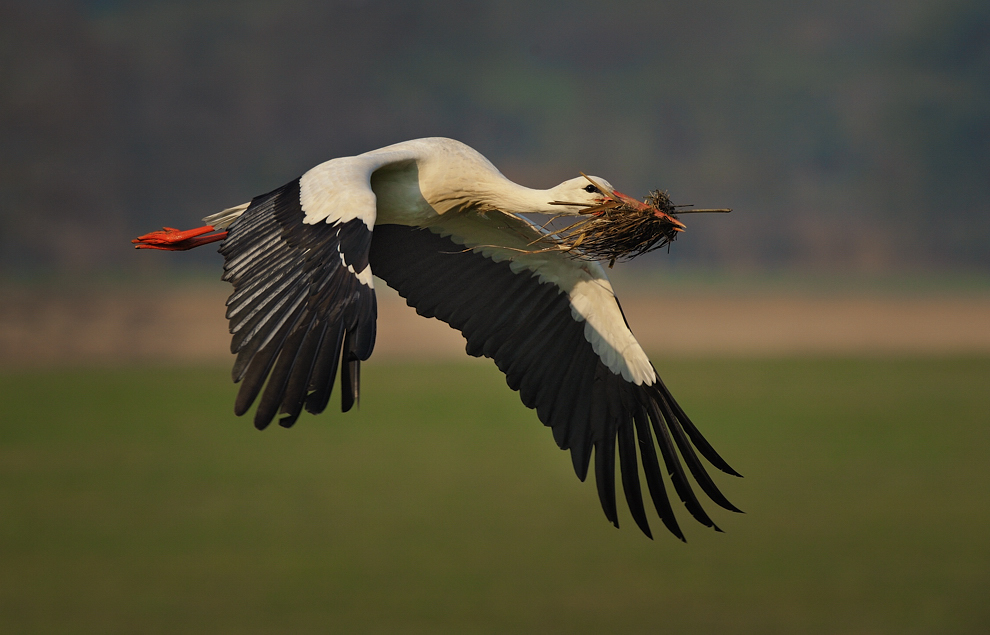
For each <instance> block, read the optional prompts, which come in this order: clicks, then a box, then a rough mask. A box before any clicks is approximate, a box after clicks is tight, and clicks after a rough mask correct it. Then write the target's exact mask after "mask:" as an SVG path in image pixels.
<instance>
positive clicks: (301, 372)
mask: <svg viewBox="0 0 990 635" xmlns="http://www.w3.org/2000/svg"><path fill="white" fill-rule="evenodd" d="M328 326H329V324H328V323H327V322H326V321H323V322H317V323H316V325H315V327H313V328H311V329H310V330H309V332H308V333H307V334H306V340H305V341H304V342H303V344H302V352H301V354H300V358H299V360H298V361H297V362H296V365H295V366H293V368H292V374H291V375H290V376H289V384H288V386H287V387H286V389H285V397H284V399H283V401H282V413H283V414H285V415H286V416H285V417H282V418H281V419H279V420H278V425H280V426H282V427H283V428H291V427H292V425H293V424H294V423H295V422H296V420H297V419H298V418H299V414H300V413H301V412H302V409H303V404H305V403H306V391H307V388H308V387H309V382H310V380H311V378H312V376H313V371H314V369H315V367H316V357H317V353H318V352H319V351H320V347H321V346H323V338H324V337H325V336H326V333H327V327H328Z"/></svg>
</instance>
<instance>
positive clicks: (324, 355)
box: [220, 179, 377, 429]
mask: <svg viewBox="0 0 990 635" xmlns="http://www.w3.org/2000/svg"><path fill="white" fill-rule="evenodd" d="M304 218H305V214H304V212H303V210H302V206H301V204H300V199H299V180H298V179H296V180H295V181H293V182H291V183H289V184H287V185H285V186H284V187H281V188H279V189H277V190H275V191H273V192H269V193H268V194H265V195H263V196H259V197H257V198H255V199H254V200H253V201H252V202H251V205H250V206H248V208H247V209H246V210H245V212H244V214H242V215H241V216H240V217H239V218H238V219H237V220H236V221H235V222H234V223H233V224H232V225H231V226H230V228H229V233H228V235H227V238H226V240H225V241H224V243H223V246H222V247H221V248H220V253H221V254H223V256H224V261H225V264H224V280H227V281H229V282H231V283H232V284H233V285H234V292H233V293H232V294H231V296H230V299H229V300H228V301H227V305H228V309H227V317H228V319H229V320H230V330H231V333H232V334H233V337H232V339H231V351H232V352H234V353H236V354H237V361H236V362H235V364H234V368H233V371H232V374H233V378H234V381H235V382H241V388H240V391H239V392H238V396H237V400H236V403H235V412H236V413H237V414H238V415H241V414H244V413H245V412H247V411H248V410H249V409H250V408H251V405H252V404H253V403H254V401H255V400H256V399H257V397H258V395H259V394H261V401H260V402H259V404H258V409H257V411H256V412H255V426H256V427H258V428H259V429H262V428H265V427H266V426H268V424H269V423H271V421H272V420H273V419H274V418H275V416H277V415H278V414H279V413H280V412H281V413H282V414H284V415H286V416H285V417H283V418H282V419H281V420H280V421H279V423H280V425H283V426H285V427H288V426H291V425H292V424H293V423H294V422H295V421H296V419H297V418H298V416H299V414H300V412H301V411H302V408H303V407H305V408H306V409H307V410H308V411H310V412H322V411H323V410H324V409H325V408H326V406H327V403H328V402H329V398H330V394H331V393H332V391H333V382H334V377H335V375H336V373H337V367H338V364H339V363H340V361H341V357H342V356H344V365H343V372H342V375H343V376H342V381H344V380H345V379H346V382H345V383H346V387H345V389H344V390H342V392H341V397H342V399H341V407H342V409H343V410H345V411H346V410H348V409H350V407H351V406H353V404H354V403H355V402H356V401H357V398H358V393H359V383H360V381H359V377H360V375H359V365H360V363H361V361H362V360H365V359H368V357H369V356H370V355H371V351H372V349H373V348H374V343H375V320H376V318H377V305H376V302H375V293H374V290H373V289H372V288H371V287H370V286H368V285H365V284H363V283H362V282H361V281H360V280H359V279H358V276H357V274H356V273H355V272H362V271H364V269H365V268H366V267H367V266H368V251H369V248H370V245H371V231H370V229H369V228H368V226H367V225H366V224H365V222H364V221H363V220H361V219H360V218H355V219H353V220H349V221H345V222H337V223H333V224H328V223H317V224H315V225H308V224H305V223H304V222H303V220H304ZM262 388H264V391H262Z"/></svg>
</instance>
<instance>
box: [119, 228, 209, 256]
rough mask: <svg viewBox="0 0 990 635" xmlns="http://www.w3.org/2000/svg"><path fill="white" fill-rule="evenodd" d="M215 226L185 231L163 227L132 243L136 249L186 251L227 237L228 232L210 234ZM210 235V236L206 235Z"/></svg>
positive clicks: (139, 237)
mask: <svg viewBox="0 0 990 635" xmlns="http://www.w3.org/2000/svg"><path fill="white" fill-rule="evenodd" d="M213 230H214V227H213V225H206V226H204V227H197V228H195V229H187V230H185V231H183V230H179V229H176V228H174V227H162V228H161V229H160V230H158V231H153V232H150V233H147V234H145V235H143V236H138V237H137V238H135V239H134V240H132V241H131V242H132V243H134V248H135V249H162V250H165V251H185V250H186V249H192V248H194V247H199V246H201V245H208V244H210V243H214V242H216V241H218V240H223V239H224V238H226V237H227V232H225V231H222V232H217V233H215V234H210V232H211V231H213ZM205 234H209V235H205Z"/></svg>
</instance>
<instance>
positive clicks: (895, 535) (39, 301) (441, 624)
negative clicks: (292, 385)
mask: <svg viewBox="0 0 990 635" xmlns="http://www.w3.org/2000/svg"><path fill="white" fill-rule="evenodd" d="M422 136H448V137H453V138H456V139H459V140H461V141H464V142H465V143H467V144H469V145H471V146H473V147H475V148H476V149H478V150H479V151H481V152H482V153H483V154H484V155H486V156H487V157H488V158H489V159H491V160H492V161H493V162H494V163H495V164H496V165H497V166H498V167H499V168H500V169H501V170H502V171H503V172H504V173H505V174H506V175H507V176H508V177H510V178H512V179H513V180H516V181H518V182H520V183H522V184H525V185H528V186H531V187H549V186H551V185H553V184H555V183H557V182H559V181H561V180H564V179H566V178H571V177H572V176H574V175H576V174H577V173H578V172H579V171H583V172H586V173H589V174H599V175H601V176H603V177H606V178H608V179H609V180H610V181H611V182H612V183H613V184H614V185H615V186H616V187H618V188H619V189H620V190H622V191H624V192H627V193H630V194H633V195H639V196H643V195H645V194H646V193H647V192H648V191H649V190H651V189H658V188H659V189H664V190H667V191H668V192H669V193H670V196H671V198H672V199H673V201H674V202H675V203H678V204H687V203H691V204H695V205H697V206H699V207H731V208H733V209H734V211H733V213H732V214H729V215H711V216H692V217H685V220H686V222H688V225H689V231H688V232H687V233H686V234H685V235H684V236H683V237H682V239H680V240H678V241H677V242H676V243H675V244H674V245H672V248H671V249H670V251H669V253H666V252H662V253H655V254H651V255H649V256H646V257H643V258H640V259H638V260H637V261H636V262H633V263H628V264H623V265H619V266H617V267H616V269H615V273H614V280H615V283H616V288H617V290H618V292H619V294H620V296H621V297H622V298H623V303H624V304H623V306H624V308H625V309H626V313H627V316H628V318H629V321H630V324H631V325H632V327H633V330H634V331H635V332H636V333H637V334H638V335H639V337H640V339H641V340H642V341H643V342H644V345H645V346H646V348H647V349H648V350H649V351H650V352H651V353H652V354H653V357H654V359H655V360H656V364H657V367H658V368H659V370H660V371H661V373H662V374H663V376H664V378H665V380H666V382H667V383H668V385H670V386H671V388H672V389H673V390H674V393H675V395H677V396H678V398H679V399H680V400H681V401H682V403H683V404H684V405H685V407H686V409H687V410H688V412H689V413H691V414H692V416H694V417H695V418H696V420H697V421H698V423H699V425H700V426H701V427H702V429H703V430H704V431H705V432H706V434H707V435H708V436H709V438H710V439H711V440H712V441H713V443H714V444H715V445H716V447H718V449H719V450H720V451H721V452H722V454H723V455H724V456H726V457H727V458H728V459H729V461H730V463H732V464H733V465H734V467H736V468H737V469H739V470H740V471H741V472H742V473H743V474H745V475H746V476H747V478H746V479H745V480H743V481H732V482H726V481H725V480H724V479H723V480H720V481H719V482H720V484H724V486H725V487H726V489H727V490H728V493H729V494H730V498H731V499H732V500H733V501H734V502H736V503H737V504H738V505H740V506H741V507H742V508H743V509H745V510H746V511H747V512H748V513H747V515H746V516H744V517H735V516H733V517H731V518H727V517H726V515H722V516H719V517H717V518H716V520H717V522H719V523H720V524H721V525H723V526H724V527H725V528H726V529H727V532H728V533H727V535H709V533H708V532H702V531H700V529H701V528H700V527H691V526H687V527H686V531H687V532H688V538H689V540H690V541H691V542H690V543H689V544H688V545H686V546H685V545H682V544H680V543H678V542H676V541H675V540H673V539H671V538H670V537H668V536H658V540H657V541H656V542H655V543H651V542H649V541H647V540H645V539H643V538H642V537H641V536H639V535H637V534H636V533H635V529H633V528H632V527H627V526H626V525H631V524H632V523H631V522H630V521H629V520H628V517H624V518H623V529H622V530H621V531H615V530H612V529H611V528H610V527H609V526H608V525H607V523H606V522H605V521H604V519H602V518H600V510H599V509H598V504H597V501H596V500H595V493H594V487H593V486H591V485H590V484H587V483H586V484H581V483H578V482H577V481H576V479H574V478H573V476H572V474H571V472H570V467H569V464H570V461H569V458H568V457H567V456H566V455H565V454H564V453H562V452H559V451H557V450H556V449H554V448H553V446H552V440H551V437H550V435H549V433H548V431H546V430H544V429H543V428H542V426H540V425H539V424H538V422H537V420H536V417H535V415H534V414H533V413H532V412H529V411H527V410H526V409H525V408H523V407H522V406H521V405H519V404H518V399H517V397H516V396H515V395H514V394H512V393H511V392H510V391H509V390H507V389H506V388H505V385H504V382H503V381H502V380H501V379H500V378H499V376H498V373H497V372H496V371H494V370H493V369H492V367H491V364H490V363H488V362H486V361H472V360H463V359H462V358H463V340H462V339H461V338H460V336H459V335H458V334H457V333H455V332H453V331H451V330H450V329H448V328H446V327H445V326H443V325H442V324H439V323H437V322H436V321H432V320H423V319H421V318H417V317H416V316H415V315H414V314H413V313H412V312H411V310H409V309H408V307H405V306H404V304H403V302H402V301H401V299H399V298H398V297H397V296H395V295H394V294H392V293H390V292H389V291H388V290H387V289H384V288H383V287H384V285H379V288H380V294H381V295H380V298H381V300H380V301H381V320H380V338H379V345H378V347H377V350H376V355H375V357H374V358H373V359H372V361H371V363H369V364H368V365H367V370H366V378H365V392H364V396H365V403H364V404H362V407H361V412H360V413H357V414H352V415H347V416H340V415H339V414H333V413H330V414H325V415H323V416H321V417H319V418H309V419H308V420H305V421H301V422H300V424H299V425H298V426H297V428H296V429H294V430H293V431H291V433H285V432H284V431H269V432H266V433H265V434H258V433H255V432H254V431H253V430H251V428H250V423H249V422H247V421H242V420H239V419H236V418H235V417H233V416H232V415H231V414H230V408H231V403H232V399H233V395H234V387H233V386H232V385H230V384H229V381H228V380H227V377H228V375H227V373H228V366H227V365H228V363H229V358H230V356H229V354H228V353H227V347H228V340H227V335H226V325H225V323H224V318H223V308H222V307H223V301H224V298H225V295H226V294H227V293H228V289H227V287H226V285H225V284H223V283H221V282H219V280H218V278H219V268H220V266H221V259H220V257H219V256H218V255H217V254H216V253H215V250H214V249H212V248H208V249H201V250H196V251H195V252H188V253H183V254H162V253H157V252H143V251H140V252H139V251H135V250H133V249H131V245H130V243H129V240H130V239H131V238H132V237H134V236H136V235H138V234H141V233H145V232H147V231H150V230H153V229H156V228H159V227H161V226H162V225H169V226H174V227H181V228H185V227H194V226H198V225H199V224H200V222H199V219H200V218H202V217H203V216H205V215H207V214H210V213H213V212H215V211H219V210H220V209H223V208H225V207H229V206H231V205H235V204H238V203H241V202H245V201H247V200H249V199H250V198H251V197H252V196H255V195H257V194H261V193H264V192H267V191H270V190H272V189H274V188H276V187H278V186H281V185H282V184H284V183H286V182H288V181H290V180H292V179H294V178H296V177H297V176H299V175H300V174H302V173H303V172H304V171H305V170H307V169H309V168H310V167H312V166H313V165H316V164H317V163H320V162H322V161H325V160H327V159H330V158H333V157H337V156H345V155H352V154H357V153H361V152H364V151H367V150H370V149H374V148H377V147H381V146H383V145H387V144H390V143H395V142H397V141H401V140H405V139H411V138H416V137H422ZM0 200H2V201H3V204H2V205H0V294H2V298H0V410H2V414H0V558H2V560H3V562H4V563H5V564H4V566H3V567H2V568H0V569H2V571H0V630H3V631H5V632H72V631H76V632H91V631H97V632H135V631H137V632H174V631H175V630H180V629H181V630H183V631H204V632H206V631H209V632H215V631H217V630H221V629H223V630H234V631H236V632H253V631H257V632H281V631H286V632H310V631H312V632H326V631H327V630H333V629H334V628H336V629H339V630H341V631H342V632H383V631H388V632H396V631H398V632H443V631H451V632H465V631H471V632H506V631H507V630H512V631H518V632H535V631H540V632H569V633H570V632H579V631H582V630H588V631H593V630H597V631H601V630H602V629H612V630H615V632H656V630H657V629H658V628H663V627H666V628H668V629H669V630H671V631H672V632H714V631H719V632H782V633H791V632H808V633H810V632H828V633H837V632H849V633H853V632H856V633H866V632H869V633H880V632H890V633H915V632H917V633H923V632H932V633H935V632H939V633H944V632H972V633H983V632H986V631H987V629H988V628H990V611H988V609H987V607H986V602H985V598H984V597H983V596H984V595H985V589H986V588H990V545H988V542H987V540H986V532H987V529H986V528H987V524H988V522H990V507H988V504H987V503H988V500H987V493H988V492H990V478H988V475H987V474H986V470H985V469H984V465H985V457H986V454H987V452H990V425H988V424H990V415H988V413H990V403H988V398H987V391H986V386H987V385H990V248H988V245H990V213H988V212H990V203H988V201H990V4H988V3H987V2H984V1H979V0H898V1H894V0H857V1H855V2H852V1H846V0H834V1H832V2H812V1H807V0H790V1H787V2H783V1H781V0H751V1H749V2H730V1H723V0H710V1H693V2H687V1H681V0H677V1H672V2H645V1H622V0H615V1H612V2H607V3H606V2H590V1H583V0H576V1H574V2H556V1H551V0H544V1H538V0H537V1H534V0H526V1H521V0H520V1H517V0H501V1H498V2H456V1H452V0H433V1H419V2H417V1H412V0H395V1H388V2H386V1H376V0H365V1H361V0H338V1H327V2H307V1H302V0H281V1H280V2H263V1H251V0H248V1H243V2H230V1H225V0H220V1H216V2H208V3H207V2H198V1H185V0H141V1H134V2H124V1H120V0H44V1H39V2H27V1H17V0H12V1H6V2H3V3H0ZM481 412H483V413H484V414H480V413H481ZM688 522H689V521H688V520H684V524H685V525H687V523H688ZM654 524H656V525H658V523H656V522H654Z"/></svg>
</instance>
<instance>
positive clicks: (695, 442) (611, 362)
mask: <svg viewBox="0 0 990 635" xmlns="http://www.w3.org/2000/svg"><path fill="white" fill-rule="evenodd" d="M539 236H540V233H539V230H538V229H537V228H535V227H534V226H532V225H531V224H530V223H528V222H526V221H525V220H523V219H521V218H518V217H515V216H509V215H505V214H500V213H490V214H488V215H485V214H479V213H473V212H468V213H457V214H445V215H444V216H443V217H441V218H439V219H438V221H437V222H436V223H434V224H432V225H431V226H430V227H428V228H425V229H424V228H416V227H408V226H403V225H378V226H377V227H376V228H375V233H374V237H373V238H372V242H371V253H370V262H371V266H372V267H373V269H374V271H375V274H376V275H377V276H379V277H381V278H382V279H384V280H385V281H386V282H387V283H388V284H389V286H391V287H393V288H395V289H396V290H397V291H398V292H399V293H400V294H401V295H402V296H403V297H405V298H406V300H407V302H408V303H409V305H411V306H413V307H415V308H416V310H417V312H418V313H419V314H420V315H423V316H426V317H436V318H439V319H441V320H443V321H444V322H446V323H448V324H449V325H451V326H452V327H454V328H456V329H458V330H459V331H461V333H462V334H463V335H464V337H465V339H466V340H467V353H468V354H469V355H473V356H476V357H477V356H482V355H484V356H486V357H491V358H493V359H494V360H495V363H496V365H497V366H498V367H499V369H500V370H502V372H504V373H505V375H506V382H507V383H508V385H509V387H510V388H512V389H513V390H518V391H519V393H520V397H521V399H522V402H523V403H524V404H525V405H526V406H527V407H530V408H535V409H536V411H537V414H538V416H539V418H540V420H541V421H542V422H543V423H544V424H545V425H547V426H549V427H550V428H552V430H553V435H554V439H555V440H556V442H557V444H558V445H559V446H560V447H561V448H562V449H569V450H570V451H571V458H572V460H573V464H574V470H575V472H576V473H577V475H578V478H580V479H581V480H584V479H585V477H586V476H587V472H588V467H589V464H590V460H591V454H592V449H594V455H595V478H596V481H597V486H598V494H599V498H600V499H601V503H602V508H603V510H604V511H605V515H606V516H607V517H608V519H609V520H610V521H611V522H612V523H613V524H615V525H616V526H618V516H617V511H616V496H615V455H616V448H618V456H619V466H620V473H621V478H622V486H623V490H624V492H625V497H626V501H627V503H628V505H629V509H630V512H631V513H632V516H633V518H634V519H635V521H636V523H637V525H639V527H640V529H642V530H643V532H644V533H646V534H647V535H648V536H651V533H650V528H649V523H648V521H647V518H646V512H645V508H644V505H643V496H642V492H641V489H640V476H639V463H638V459H637V447H638V449H639V460H642V465H643V473H644V474H645V477H646V483H647V487H648V489H649V494H650V496H651V498H652V500H653V504H654V507H655V508H656V510H657V513H658V514H659V516H660V519H661V521H662V522H663V523H664V525H666V527H667V528H668V529H669V530H670V531H671V532H672V533H673V534H674V535H676V536H678V537H679V538H681V539H682V540H683V539H684V535H683V533H682V532H681V529H680V527H679V526H678V524H677V521H676V519H675V517H674V512H673V510H672V508H671V505H670V502H669V499H668V495H667V492H666V489H665V486H664V479H663V476H662V472H661V468H660V458H658V455H657V451H656V448H657V447H659V449H660V455H659V456H660V457H662V459H663V463H664V465H665V466H666V471H667V473H668V475H669V478H670V481H671V483H672V485H673V488H674V491H675V492H676V494H677V496H678V497H679V498H680V499H681V500H682V501H683V502H684V504H685V506H686V507H687V509H688V511H689V512H690V513H691V515H692V516H693V517H694V518H695V519H697V520H698V521H699V522H701V523H702V524H704V525H706V526H709V527H714V528H715V529H718V528H717V527H715V524H714V523H713V522H712V520H711V518H709V516H708V515H707V514H706V513H705V510H704V509H703V508H702V506H701V504H700V502H699V501H698V498H697V496H696V495H695V493H694V491H693V489H692V487H691V484H690V482H689V479H688V477H687V474H686V471H685V468H684V464H686V465H687V471H689V472H690V473H691V474H692V476H693V477H694V480H695V481H696V482H697V483H698V485H699V486H700V487H701V489H702V491H704V492H705V493H706V494H707V495H708V496H709V497H710V498H711V499H712V500H713V501H714V502H715V503H716V504H718V505H719V506H721V507H724V508H725V509H729V510H733V511H739V510H738V509H736V508H735V507H734V506H733V505H732V504H731V503H730V502H729V501H728V500H726V498H725V496H723V495H722V493H721V492H720V491H719V490H718V488H717V487H716V485H715V483H714V482H713V481H712V479H711V478H710V476H709V475H708V473H707V472H706V470H705V467H704V465H703V464H702V462H701V460H700V458H699V457H698V455H697V453H696V452H695V450H696V449H697V451H698V452H699V453H700V454H701V455H702V456H703V457H705V458H706V459H707V460H708V461H710V462H711V463H712V464H713V465H714V466H715V467H717V468H718V469H720V470H722V471H724V472H727V473H729V474H734V475H737V476H738V474H737V473H736V472H735V471H734V470H733V469H732V468H731V467H729V465H728V464H727V463H726V462H725V461H724V460H723V459H722V458H721V457H720V456H719V455H718V453H717V452H716V451H715V450H714V449H713V448H712V446H711V445H710V444H709V443H708V442H707V441H706V440H705V438H704V437H703V436H702V435H701V433H700V432H699V431H698V429H697V428H696V427H695V426H694V424H693V423H692V422H691V420H690V419H689V418H688V417H687V415H685V414H684V411H683V410H682V409H681V407H680V406H679V405H678V404H677V402H676V401H674V399H673V397H672V396H671V395H670V392H669V391H668V390H667V388H666V386H664V384H663V382H662V381H661V380H660V378H659V376H658V375H657V374H656V370H655V369H654V368H653V365H652V364H651V363H650V362H649V359H648V358H647V357H646V355H645V353H644V352H643V350H642V348H641V347H640V345H639V343H638V342H637V341H636V339H635V338H634V337H633V335H632V333H631V332H630V331H629V328H628V326H627V324H626V321H625V317H624V316H623V315H622V311H621V309H620V308H619V304H618V302H617V301H616V299H615V296H614V294H613V293H612V288H611V285H610V284H609V282H608V279H607V277H606V275H605V272H604V270H603V269H602V268H601V266H600V265H598V264H597V263H589V262H583V261H578V260H574V259H572V258H569V257H567V256H566V255H565V254H563V253H561V252H560V251H540V250H539V248H538V247H534V244H533V242H534V241H535V240H537V239H538V238H539ZM654 435H655V436H656V444H655V443H654ZM678 453H680V458H679V457H678Z"/></svg>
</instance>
